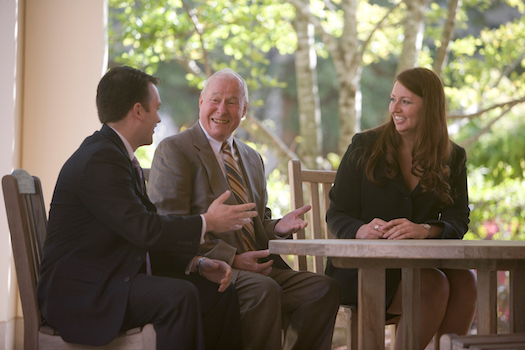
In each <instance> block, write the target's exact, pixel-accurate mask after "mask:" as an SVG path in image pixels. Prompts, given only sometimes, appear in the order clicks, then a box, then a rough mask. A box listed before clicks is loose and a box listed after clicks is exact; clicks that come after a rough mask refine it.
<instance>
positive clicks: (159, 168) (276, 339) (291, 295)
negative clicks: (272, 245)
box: [148, 69, 340, 350]
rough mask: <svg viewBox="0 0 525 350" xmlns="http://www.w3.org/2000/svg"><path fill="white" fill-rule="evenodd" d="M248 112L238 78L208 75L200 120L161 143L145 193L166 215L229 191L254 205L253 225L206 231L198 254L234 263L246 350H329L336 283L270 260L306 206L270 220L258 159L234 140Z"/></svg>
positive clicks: (202, 205) (159, 263)
mask: <svg viewBox="0 0 525 350" xmlns="http://www.w3.org/2000/svg"><path fill="white" fill-rule="evenodd" d="M247 107H248V89H247V87H246V82H245V81H244V79H242V77H240V76H239V75H238V74H237V73H235V72H234V71H232V70H229V69H226V70H221V71H219V72H217V73H215V74H214V75H213V76H211V77H210V78H209V79H208V81H207V83H206V85H205V87H204V89H203V91H202V93H201V96H200V99H199V122H198V123H196V124H195V125H194V126H193V127H191V128H190V129H188V130H186V131H184V132H182V133H180V134H178V135H175V136H171V137H169V138H167V139H165V140H163V141H162V142H161V143H160V145H159V146H158V148H157V150H156V152H155V157H154V159H153V164H152V168H151V173H150V180H149V184H148V194H149V196H150V198H151V200H152V201H153V203H154V204H155V205H156V206H157V208H158V210H159V212H161V213H165V214H179V215H182V214H184V215H187V214H200V213H202V212H204V211H205V210H206V208H208V206H209V205H210V203H211V202H212V201H213V200H214V199H215V198H217V197H218V196H219V195H220V194H222V193H224V191H225V190H229V189H231V190H232V196H231V197H230V198H229V200H228V201H226V202H225V203H231V204H235V203H242V202H254V203H255V204H256V208H255V209H256V210H257V213H258V215H257V216H256V217H254V219H253V224H249V225H246V226H245V227H243V228H242V229H240V230H237V231H229V232H226V233H214V232H208V233H206V236H205V243H203V244H201V249H200V251H201V253H202V254H203V255H204V256H206V257H209V258H214V259H219V260H223V261H225V262H227V263H228V264H229V265H231V266H232V275H233V278H232V282H233V283H234V284H235V287H236V289H237V293H238V295H239V303H240V307H241V317H242V332H243V340H244V344H245V348H246V349H269V350H276V349H281V348H284V349H302V350H304V349H312V350H313V349H315V350H319V349H330V348H331V340H332V333H333V328H334V322H335V316H336V313H337V309H338V307H339V302H340V295H339V289H338V286H337V285H336V284H335V283H334V281H333V280H331V279H330V278H328V277H326V276H323V275H318V274H313V273H309V272H298V271H293V270H291V269H290V268H289V267H288V265H287V264H286V263H285V262H284V261H283V260H282V259H281V257H280V256H269V252H268V250H267V247H268V240H270V239H282V238H286V237H288V236H289V235H290V234H292V233H293V232H295V231H297V230H298V229H300V228H303V227H305V226H306V222H304V221H303V220H301V219H300V217H299V216H300V215H301V214H303V213H305V212H306V211H308V210H309V209H310V208H309V206H305V207H302V208H299V209H297V210H295V211H292V212H290V213H288V214H287V215H285V216H284V217H283V218H282V219H280V220H272V218H271V211H270V209H269V208H267V207H266V203H267V194H266V180H265V175H264V164H263V161H262V158H261V156H260V155H259V154H258V153H257V152H256V151H255V150H253V149H252V148H250V147H249V146H248V145H246V144H245V143H243V142H242V141H240V140H239V139H237V138H234V137H233V136H232V134H233V132H234V131H235V129H236V128H237V127H238V126H239V123H240V121H241V118H242V117H243V116H244V114H245V113H246V110H247ZM152 259H153V260H152V264H153V266H154V267H155V268H156V269H161V270H162V269H169V265H170V259H169V256H165V255H164V256H162V255H154V256H152ZM282 329H284V331H285V333H284V343H282V339H283V338H282V333H281V330H282Z"/></svg>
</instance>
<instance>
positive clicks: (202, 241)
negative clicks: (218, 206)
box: [200, 214, 206, 244]
mask: <svg viewBox="0 0 525 350" xmlns="http://www.w3.org/2000/svg"><path fill="white" fill-rule="evenodd" d="M200 215H201V218H202V230H201V244H202V243H204V234H205V233H206V219H205V218H204V215H202V214H200Z"/></svg>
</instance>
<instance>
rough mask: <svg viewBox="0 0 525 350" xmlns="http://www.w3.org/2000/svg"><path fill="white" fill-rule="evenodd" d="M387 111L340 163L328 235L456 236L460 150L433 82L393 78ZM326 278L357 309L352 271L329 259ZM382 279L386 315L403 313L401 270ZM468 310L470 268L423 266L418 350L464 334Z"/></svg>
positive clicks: (461, 223)
mask: <svg viewBox="0 0 525 350" xmlns="http://www.w3.org/2000/svg"><path fill="white" fill-rule="evenodd" d="M389 109H390V114H391V118H389V120H388V121H387V122H386V123H384V124H383V125H381V126H379V127H377V128H376V129H373V130H369V131H367V132H363V133H359V134H356V135H355V136H354V138H353V140H352V143H351V144H350V146H349V147H348V150H347V151H346V153H345V155H344V157H343V159H342V161H341V164H340V167H339V169H338V171H337V176H336V179H335V183H334V186H333V188H332V190H331V191H330V201H331V202H330V208H329V209H328V212H327V215H326V217H327V222H328V227H329V229H330V231H331V232H332V233H333V234H334V235H336V237H337V238H343V239H345V238H346V239H348V238H350V239H352V238H355V239H462V238H463V236H464V234H465V233H466V232H467V230H468V223H469V207H468V193H467V171H466V165H465V164H466V153H465V150H464V149H463V148H461V147H459V146H458V145H456V144H455V143H453V142H452V141H450V139H449V136H448V132H447V122H446V102H445V94H444V91H443V84H442V82H441V80H440V78H439V77H438V76H437V75H436V74H435V73H434V72H432V71H430V70H428V69H424V68H414V69H409V70H406V71H404V72H402V73H400V74H399V75H398V76H397V78H396V82H395V84H394V87H393V89H392V93H391V97H390V108H389ZM326 274H327V275H329V276H331V277H333V278H334V279H335V280H337V281H338V283H339V284H340V286H341V291H342V302H343V304H349V305H357V270H355V269H339V268H336V267H334V266H333V265H332V264H331V261H330V260H329V261H328V264H327V268H326ZM386 277H387V288H386V306H387V310H386V312H387V317H392V315H402V307H401V288H400V287H399V282H400V279H401V272H400V270H398V269H390V270H387V276H386ZM475 308H476V280H475V276H474V273H473V272H472V271H469V270H446V269H441V270H438V269H422V270H421V334H420V339H421V349H424V348H425V346H426V344H428V343H429V342H430V340H431V339H432V337H433V336H434V334H436V333H437V334H438V336H440V335H441V334H444V333H457V334H466V333H467V332H468V330H469V328H470V325H471V323H472V319H473V317H474V311H475ZM400 329H401V327H399V328H398V331H400ZM397 339H400V341H398V342H396V344H395V345H396V349H402V344H401V339H402V337H398V338H397Z"/></svg>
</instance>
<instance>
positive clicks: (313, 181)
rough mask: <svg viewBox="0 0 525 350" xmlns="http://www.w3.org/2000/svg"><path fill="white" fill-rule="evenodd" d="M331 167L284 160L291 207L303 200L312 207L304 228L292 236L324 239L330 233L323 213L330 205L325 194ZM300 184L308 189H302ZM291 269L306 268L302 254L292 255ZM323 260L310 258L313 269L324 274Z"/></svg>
mask: <svg viewBox="0 0 525 350" xmlns="http://www.w3.org/2000/svg"><path fill="white" fill-rule="evenodd" d="M335 174H336V171H334V170H307V169H302V166H301V162H300V161H299V160H297V159H292V160H290V162H289V163H288V175H289V176H288V177H289V183H290V196H291V208H292V210H294V209H297V208H300V207H301V206H303V205H304V203H308V204H310V205H311V206H312V209H311V210H310V213H309V216H308V217H309V223H308V227H307V228H306V230H300V231H298V232H297V233H296V234H295V235H294V239H305V238H313V239H325V238H333V237H334V236H333V235H332V234H331V233H330V232H329V231H328V227H327V225H326V220H325V215H326V210H327V209H328V207H329V205H330V198H329V193H330V189H331V188H332V184H333V182H334V180H335ZM303 185H304V187H306V188H307V189H308V191H303ZM294 259H295V265H294V268H295V269H297V270H300V271H306V270H308V263H307V259H306V257H305V256H295V257H294ZM324 259H325V258H323V257H320V256H314V257H313V259H312V260H313V267H312V269H313V271H314V272H317V273H321V274H322V273H324Z"/></svg>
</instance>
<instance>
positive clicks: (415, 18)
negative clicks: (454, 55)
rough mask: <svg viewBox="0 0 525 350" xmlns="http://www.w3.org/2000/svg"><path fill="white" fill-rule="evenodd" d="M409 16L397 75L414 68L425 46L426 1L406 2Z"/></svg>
mask: <svg viewBox="0 0 525 350" xmlns="http://www.w3.org/2000/svg"><path fill="white" fill-rule="evenodd" d="M405 3H406V5H407V15H406V17H405V40H404V41H403V51H402V52H401V55H400V56H399V61H398V64H397V72H396V75H397V74H399V73H401V72H402V71H404V70H406V69H410V68H414V67H415V66H416V64H417V57H418V55H419V52H420V51H421V47H422V45H423V33H424V29H425V27H424V22H423V20H424V15H423V12H424V10H425V6H426V3H427V1H426V0H405Z"/></svg>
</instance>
